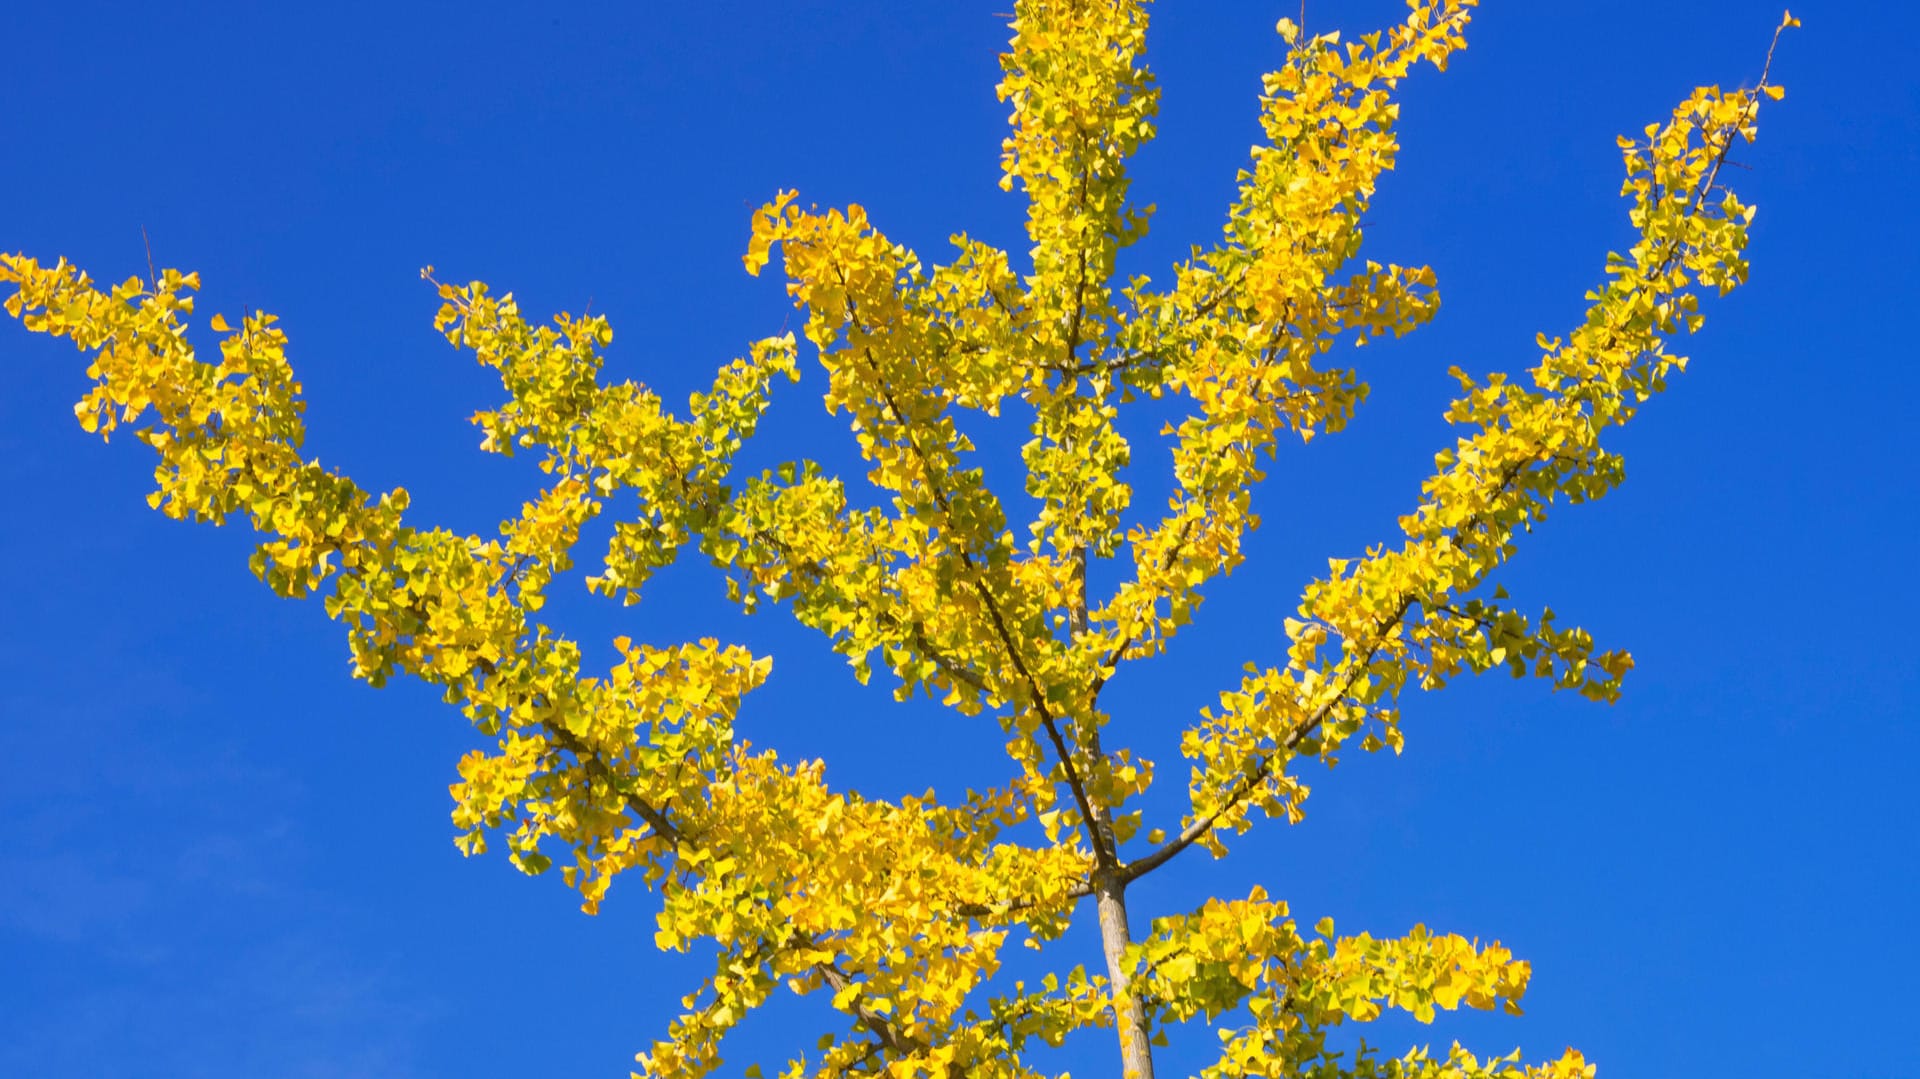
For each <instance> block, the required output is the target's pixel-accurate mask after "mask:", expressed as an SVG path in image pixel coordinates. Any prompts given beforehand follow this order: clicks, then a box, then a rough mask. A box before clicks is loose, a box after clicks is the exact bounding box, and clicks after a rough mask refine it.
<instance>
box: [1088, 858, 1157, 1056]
mask: <svg viewBox="0 0 1920 1079" xmlns="http://www.w3.org/2000/svg"><path fill="white" fill-rule="evenodd" d="M1126 887H1127V886H1126V884H1125V883H1124V882H1122V881H1121V879H1120V875H1119V874H1118V873H1114V872H1111V871H1108V872H1102V873H1100V874H1099V875H1098V876H1097V878H1096V879H1095V881H1094V900H1095V902H1097V903H1098V904H1099V908H1100V945H1101V950H1102V951H1104V952H1105V953H1106V956H1107V980H1108V982H1109V983H1110V985H1111V988H1112V990H1113V1026H1114V1030H1115V1031H1116V1032H1117V1033H1118V1034H1119V1035H1120V1063H1121V1075H1122V1076H1123V1077H1124V1079H1153V1045H1152V1043H1150V1042H1149V1041H1148V1040H1147V1009H1146V1007H1145V1006H1144V1005H1142V1004H1141V1003H1140V1001H1138V1000H1137V999H1135V998H1134V995H1133V985H1132V980H1131V978H1129V976H1128V973H1127V968H1126V966H1125V963H1124V961H1123V953H1125V951H1126V950H1127V945H1128V944H1129V943H1131V942H1132V940H1133V935H1132V933H1131V932H1130V930H1129V929H1128V927H1127V893H1126Z"/></svg>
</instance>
